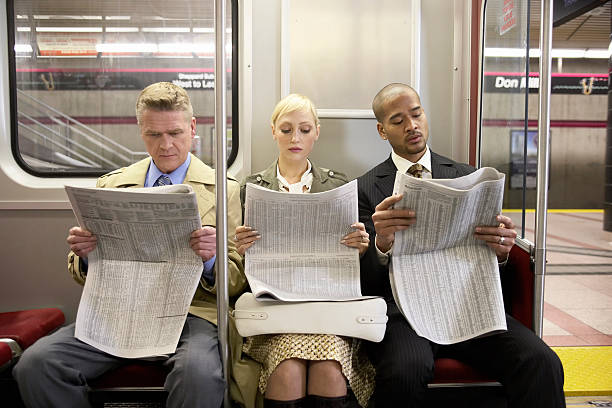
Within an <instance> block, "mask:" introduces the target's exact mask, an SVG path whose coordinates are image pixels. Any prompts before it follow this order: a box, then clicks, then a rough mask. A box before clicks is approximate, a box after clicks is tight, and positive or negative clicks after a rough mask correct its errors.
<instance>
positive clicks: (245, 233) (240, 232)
mask: <svg viewBox="0 0 612 408" xmlns="http://www.w3.org/2000/svg"><path fill="white" fill-rule="evenodd" d="M259 238H261V235H259V232H257V231H256V230H254V229H253V228H251V227H246V226H244V225H242V226H239V227H236V235H234V240H235V241H236V247H237V251H238V253H239V254H240V255H242V256H244V254H245V253H246V250H247V249H249V248H250V247H251V245H253V244H254V243H255V241H257V240H258V239H259Z"/></svg>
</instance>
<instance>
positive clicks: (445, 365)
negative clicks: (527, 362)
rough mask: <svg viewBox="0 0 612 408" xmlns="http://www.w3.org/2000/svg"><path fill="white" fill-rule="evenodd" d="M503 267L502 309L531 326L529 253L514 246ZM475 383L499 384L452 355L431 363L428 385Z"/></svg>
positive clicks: (532, 276)
mask: <svg viewBox="0 0 612 408" xmlns="http://www.w3.org/2000/svg"><path fill="white" fill-rule="evenodd" d="M507 269H508V270H507V271H505V272H504V273H502V291H503V294H504V304H505V307H506V311H507V312H508V314H510V315H511V316H512V317H514V318H515V319H517V320H518V321H520V322H521V323H523V324H524V325H525V326H526V327H528V328H530V329H533V296H534V293H533V288H534V270H533V266H532V263H531V256H530V254H529V253H528V252H527V251H526V250H524V249H523V248H521V247H519V246H518V245H515V246H514V247H513V248H512V250H511V251H510V256H509V258H508V265H507ZM475 385H486V386H491V385H500V384H499V383H498V382H497V381H495V380H493V379H491V378H488V377H487V376H486V375H484V374H482V373H480V372H479V371H478V370H476V369H475V368H473V367H470V366H469V365H467V364H465V363H463V362H461V361H458V360H455V359H452V358H438V359H436V361H435V366H434V379H433V381H432V382H431V383H430V384H429V385H428V387H429V388H440V387H450V386H452V387H457V386H466V387H473V386H475Z"/></svg>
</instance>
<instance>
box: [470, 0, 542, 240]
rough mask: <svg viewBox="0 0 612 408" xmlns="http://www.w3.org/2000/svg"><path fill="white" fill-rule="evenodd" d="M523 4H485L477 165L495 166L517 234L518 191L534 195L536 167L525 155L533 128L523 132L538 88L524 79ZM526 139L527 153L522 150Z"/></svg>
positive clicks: (520, 215)
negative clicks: (531, 94) (529, 98)
mask: <svg viewBox="0 0 612 408" xmlns="http://www.w3.org/2000/svg"><path fill="white" fill-rule="evenodd" d="M528 3H529V2H528V1H526V0H524V1H511V2H509V1H504V0H489V1H487V3H486V8H485V16H484V18H485V19H484V22H485V24H484V33H483V34H484V35H483V38H484V44H483V50H484V52H483V54H484V57H483V64H482V69H483V72H482V97H481V104H482V106H481V109H482V111H481V112H482V114H481V133H480V137H481V139H480V160H481V166H490V167H495V168H496V169H498V170H499V171H501V172H503V173H505V174H506V188H505V192H504V204H503V208H504V213H505V214H506V215H508V216H510V217H511V218H512V219H513V220H514V222H515V224H516V225H517V231H518V232H519V234H520V233H521V230H522V228H521V227H522V226H523V219H524V218H523V211H524V210H523V207H524V202H523V197H524V196H523V191H524V189H525V187H526V188H527V190H525V192H531V191H533V194H535V190H533V189H532V188H533V186H535V168H536V167H537V165H536V162H535V161H534V159H533V156H532V153H533V152H532V151H529V146H530V144H532V143H533V142H534V139H533V133H532V130H533V129H531V128H530V129H526V128H525V125H526V123H527V118H526V107H527V106H528V105H527V100H526V98H525V96H526V94H528V93H529V92H537V87H538V84H537V78H527V77H526V75H525V73H526V66H527V58H526V53H527V33H528V30H529V24H528V19H527V8H528ZM534 79H535V80H536V81H535V82H534ZM534 96H535V97H537V94H534ZM533 106H537V105H536V104H534V105H533ZM534 129H535V128H534ZM526 130H527V132H526ZM530 136H531V138H530ZM526 140H527V146H528V149H527V150H528V151H527V152H526V151H525V149H524V146H525V141H526ZM536 157H537V156H536ZM525 158H527V160H526V161H525ZM525 164H526V167H527V169H526V170H527V171H526V172H525V171H524V170H525ZM523 174H525V175H526V177H523ZM529 198H531V196H530V197H529ZM530 205H532V204H527V206H530ZM531 208H533V206H532V207H531ZM521 236H523V235H522V234H521Z"/></svg>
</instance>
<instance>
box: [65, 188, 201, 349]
mask: <svg viewBox="0 0 612 408" xmlns="http://www.w3.org/2000/svg"><path fill="white" fill-rule="evenodd" d="M66 192H67V194H68V198H69V199H70V203H71V204H72V208H73V211H74V213H75V215H76V217H77V220H78V221H79V224H80V225H81V227H82V228H85V229H87V230H89V231H91V232H92V233H93V234H95V235H96V237H97V239H98V241H97V246H96V249H95V250H94V251H92V252H91V253H90V254H89V256H88V271H87V280H86V281H85V287H84V289H83V294H82V295H81V301H80V304H79V309H78V312H77V318H76V328H75V337H77V338H78V339H79V340H81V341H83V342H85V343H87V344H89V345H91V346H94V347H96V348H98V349H100V350H102V351H104V352H106V353H109V354H112V355H115V356H118V357H125V358H142V357H148V356H155V355H161V354H169V353H174V351H175V350H176V346H177V344H178V340H179V337H180V335H181V331H182V329H183V325H184V323H185V319H186V317H187V312H188V310H189V305H190V303H191V300H192V298H193V295H194V293H195V291H196V289H197V285H198V282H199V279H200V276H201V274H202V269H203V263H202V259H201V258H200V257H199V256H197V255H196V254H195V252H193V250H192V249H191V247H190V246H189V237H190V235H191V233H192V232H193V231H194V230H196V229H199V228H201V221H200V216H199V213H198V204H197V200H196V196H195V193H193V191H192V189H191V186H188V185H183V184H177V185H171V186H163V187H152V188H76V187H69V186H66Z"/></svg>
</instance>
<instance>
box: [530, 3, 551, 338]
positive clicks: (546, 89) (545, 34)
mask: <svg viewBox="0 0 612 408" xmlns="http://www.w3.org/2000/svg"><path fill="white" fill-rule="evenodd" d="M552 18H553V5H552V0H542V9H541V18H540V22H541V24H540V94H539V107H538V173H537V182H536V185H537V189H536V195H537V205H536V227H535V288H534V291H535V293H534V299H535V305H534V311H533V314H534V315H533V317H534V319H533V322H534V323H533V329H534V331H535V333H536V334H537V335H538V336H540V337H542V325H543V312H544V276H545V275H546V225H547V224H546V215H547V214H546V211H547V209H548V169H549V166H548V164H549V162H550V152H549V147H550V73H551V65H552V60H551V53H550V50H551V44H552Z"/></svg>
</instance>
